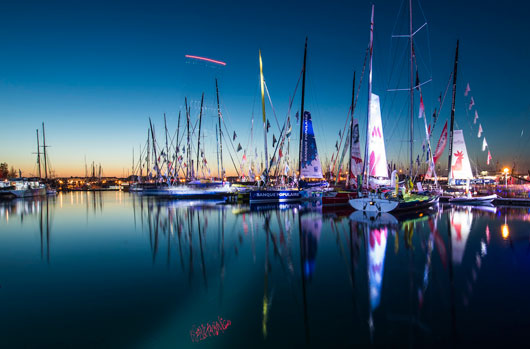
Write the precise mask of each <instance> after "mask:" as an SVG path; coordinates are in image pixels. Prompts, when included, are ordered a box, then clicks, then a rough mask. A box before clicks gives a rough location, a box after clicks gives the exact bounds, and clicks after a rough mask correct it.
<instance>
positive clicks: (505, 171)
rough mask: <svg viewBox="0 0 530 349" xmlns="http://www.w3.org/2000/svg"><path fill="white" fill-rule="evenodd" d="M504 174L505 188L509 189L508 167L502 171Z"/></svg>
mask: <svg viewBox="0 0 530 349" xmlns="http://www.w3.org/2000/svg"><path fill="white" fill-rule="evenodd" d="M502 171H503V172H504V187H507V186H508V171H509V170H508V167H505V168H504V170H502Z"/></svg>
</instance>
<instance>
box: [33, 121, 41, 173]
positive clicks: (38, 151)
mask: <svg viewBox="0 0 530 349" xmlns="http://www.w3.org/2000/svg"><path fill="white" fill-rule="evenodd" d="M35 131H37V165H38V166H39V178H41V177H42V175H41V172H40V146H39V129H36V130H35Z"/></svg>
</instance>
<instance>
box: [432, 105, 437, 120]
mask: <svg viewBox="0 0 530 349" xmlns="http://www.w3.org/2000/svg"><path fill="white" fill-rule="evenodd" d="M437 117H438V115H436V108H434V112H433V113H432V118H433V120H436V118H437Z"/></svg>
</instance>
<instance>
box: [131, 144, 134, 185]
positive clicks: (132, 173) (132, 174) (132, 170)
mask: <svg viewBox="0 0 530 349" xmlns="http://www.w3.org/2000/svg"><path fill="white" fill-rule="evenodd" d="M132 151H133V152H132V153H133V154H132V167H131V176H133V177H134V147H132ZM131 179H132V177H131Z"/></svg>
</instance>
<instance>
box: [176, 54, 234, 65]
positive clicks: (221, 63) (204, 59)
mask: <svg viewBox="0 0 530 349" xmlns="http://www.w3.org/2000/svg"><path fill="white" fill-rule="evenodd" d="M185 57H186V58H191V59H198V60H201V61H206V62H211V63H215V64H219V65H226V63H225V62H221V61H216V60H215V59H210V58H206V57H200V56H192V55H186V56H185Z"/></svg>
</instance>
